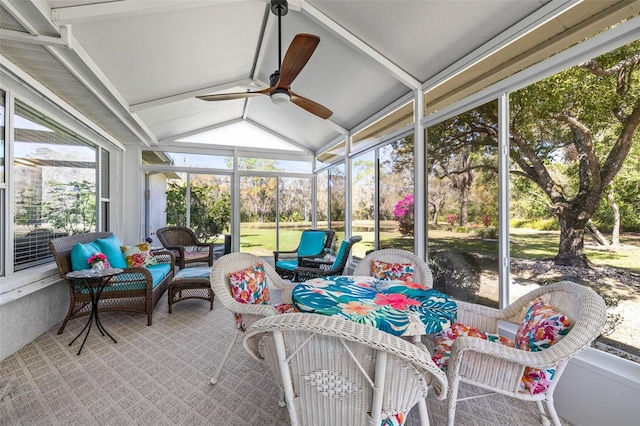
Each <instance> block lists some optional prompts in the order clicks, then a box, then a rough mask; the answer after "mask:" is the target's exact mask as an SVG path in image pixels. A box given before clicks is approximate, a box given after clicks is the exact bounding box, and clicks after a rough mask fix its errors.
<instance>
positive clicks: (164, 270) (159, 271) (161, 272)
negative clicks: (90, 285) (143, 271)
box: [81, 263, 171, 294]
mask: <svg viewBox="0 0 640 426" xmlns="http://www.w3.org/2000/svg"><path fill="white" fill-rule="evenodd" d="M146 268H147V269H148V270H149V272H151V278H152V280H153V284H152V288H156V287H157V286H158V284H160V283H161V282H162V280H163V279H164V277H166V276H167V274H168V273H169V272H171V264H169V263H158V264H157V265H150V266H146ZM130 278H131V275H127V274H123V275H117V276H116V277H115V279H114V281H113V283H112V284H111V285H108V286H106V287H105V288H104V290H103V291H102V292H103V293H108V292H110V291H122V290H140V289H143V288H144V287H145V282H144V280H141V281H135V282H125V283H119V282H118V281H123V280H126V279H130ZM81 292H82V293H84V294H87V293H89V289H87V288H86V287H84V286H83V288H82V290H81Z"/></svg>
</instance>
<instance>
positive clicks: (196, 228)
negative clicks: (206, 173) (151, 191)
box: [166, 180, 231, 240]
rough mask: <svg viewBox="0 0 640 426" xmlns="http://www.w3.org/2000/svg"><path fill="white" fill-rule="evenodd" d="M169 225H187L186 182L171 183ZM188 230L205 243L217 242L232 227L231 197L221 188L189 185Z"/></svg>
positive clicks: (168, 205)
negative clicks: (220, 235) (207, 241)
mask: <svg viewBox="0 0 640 426" xmlns="http://www.w3.org/2000/svg"><path fill="white" fill-rule="evenodd" d="M166 194H167V212H166V213H167V224H170V225H175V226H186V225H187V205H186V201H187V199H186V197H185V194H186V182H185V183H176V182H169V186H168V188H167V193H166ZM189 210H190V218H191V219H190V222H189V227H190V228H191V229H192V230H193V232H194V233H195V234H196V236H197V237H198V238H199V239H202V240H215V239H216V238H217V237H218V235H219V234H220V233H221V232H223V231H224V230H227V229H229V225H230V223H231V195H230V194H229V192H228V191H221V190H220V187H219V186H218V185H215V184H213V183H203V182H197V181H194V180H192V181H191V184H190V206H189Z"/></svg>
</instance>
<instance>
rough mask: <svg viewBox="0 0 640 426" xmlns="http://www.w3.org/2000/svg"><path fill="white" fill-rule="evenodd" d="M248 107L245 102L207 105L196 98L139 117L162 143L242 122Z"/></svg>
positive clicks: (160, 107) (153, 110) (156, 109)
mask: <svg viewBox="0 0 640 426" xmlns="http://www.w3.org/2000/svg"><path fill="white" fill-rule="evenodd" d="M244 103H245V101H244V100H236V101H228V102H203V101H201V100H198V99H195V98H193V99H186V100H183V101H179V102H173V103H170V104H167V105H162V106H159V107H156V108H150V109H147V110H144V111H140V112H138V113H137V114H138V115H139V116H140V118H142V120H143V121H144V122H145V123H146V124H147V126H148V127H149V128H150V130H151V131H152V132H153V134H155V135H156V136H157V138H158V140H162V139H170V138H173V137H175V136H180V135H184V134H186V133H190V132H193V131H194V130H197V129H205V128H210V127H211V126H215V125H218V124H220V123H226V122H229V121H232V120H235V119H239V118H241V117H242V112H243V110H244Z"/></svg>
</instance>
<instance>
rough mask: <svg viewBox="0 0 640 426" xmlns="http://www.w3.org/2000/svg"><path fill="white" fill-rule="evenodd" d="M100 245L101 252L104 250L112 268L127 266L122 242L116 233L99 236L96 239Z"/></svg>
mask: <svg viewBox="0 0 640 426" xmlns="http://www.w3.org/2000/svg"><path fill="white" fill-rule="evenodd" d="M96 242H97V243H98V246H99V247H100V250H99V251H101V252H103V253H104V254H105V255H106V256H107V260H108V261H109V265H111V267H112V268H126V267H127V261H126V260H125V258H124V254H123V253H122V249H121V248H120V246H122V243H121V242H120V240H119V239H118V237H116V236H115V235H111V236H110V237H107V238H98V239H97V240H96Z"/></svg>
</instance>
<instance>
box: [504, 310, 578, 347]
mask: <svg viewBox="0 0 640 426" xmlns="http://www.w3.org/2000/svg"><path fill="white" fill-rule="evenodd" d="M569 327H570V324H569V318H567V316H566V315H564V314H560V313H558V312H556V310H555V309H553V307H551V306H549V305H547V304H546V303H545V302H544V301H543V300H542V299H540V298H537V299H536V300H535V301H534V302H533V304H532V305H531V307H530V308H529V310H528V311H527V313H526V314H525V316H524V318H523V319H522V322H521V323H520V325H519V326H518V330H517V331H516V348H518V349H523V350H525V351H532V352H537V351H541V350H543V349H546V348H548V347H549V346H551V345H553V344H554V343H556V342H557V341H559V340H560V339H562V338H563V337H564V336H566V335H567V333H569Z"/></svg>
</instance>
